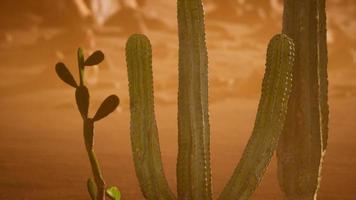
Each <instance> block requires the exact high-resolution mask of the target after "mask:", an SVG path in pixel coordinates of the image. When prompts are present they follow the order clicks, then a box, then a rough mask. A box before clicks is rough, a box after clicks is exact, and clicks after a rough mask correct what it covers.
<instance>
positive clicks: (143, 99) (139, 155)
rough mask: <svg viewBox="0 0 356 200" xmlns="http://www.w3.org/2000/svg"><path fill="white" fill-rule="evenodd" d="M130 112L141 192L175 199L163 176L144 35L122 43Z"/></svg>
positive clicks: (149, 54)
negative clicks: (123, 45)
mask: <svg viewBox="0 0 356 200" xmlns="http://www.w3.org/2000/svg"><path fill="white" fill-rule="evenodd" d="M126 62H127V72H128V79H129V93H130V111H131V123H130V132H131V143H132V145H131V146H132V152H133V157H134V163H135V170H136V174H137V177H138V180H139V183H140V186H141V190H142V193H143V195H144V197H145V198H146V199H149V200H156V199H162V200H171V199H175V197H174V195H173V193H172V192H171V191H170V189H169V186H168V183H167V180H166V178H165V176H164V173H163V167H162V161H161V153H160V147H159V138H158V131H157V125H156V119H155V114H154V99H153V77H152V50H151V44H150V41H149V40H148V38H147V37H146V36H144V35H138V34H135V35H132V36H131V37H130V38H129V40H128V41H127V44H126Z"/></svg>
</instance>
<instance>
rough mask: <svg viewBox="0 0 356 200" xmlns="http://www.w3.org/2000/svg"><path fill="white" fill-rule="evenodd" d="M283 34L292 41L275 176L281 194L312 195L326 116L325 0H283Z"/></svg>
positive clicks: (324, 140)
mask: <svg viewBox="0 0 356 200" xmlns="http://www.w3.org/2000/svg"><path fill="white" fill-rule="evenodd" d="M283 33H285V34H286V35H288V36H289V37H291V38H292V39H293V40H294V41H295V45H296V62H295V68H294V72H293V74H294V77H295V80H294V84H293V85H294V88H293V93H292V94H291V100H290V103H289V108H288V114H287V118H286V125H285V129H284V131H283V134H282V137H281V139H280V142H279V147H278V150H277V157H278V178H279V183H280V186H281V188H282V191H283V193H284V196H285V199H291V200H292V199H298V200H303V199H315V198H316V194H317V190H318V187H319V182H320V172H321V166H322V165H321V164H322V160H323V155H324V153H325V150H326V146H327V138H328V120H329V119H328V115H329V108H328V99H327V94H328V79H327V43H326V12H325V0H285V1H284V18H283Z"/></svg>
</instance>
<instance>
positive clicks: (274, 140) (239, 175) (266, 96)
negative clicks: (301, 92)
mask: <svg viewBox="0 0 356 200" xmlns="http://www.w3.org/2000/svg"><path fill="white" fill-rule="evenodd" d="M293 64H294V44H293V42H292V40H291V39H289V38H288V37H287V36H286V35H277V36H274V37H273V38H272V40H271V42H270V44H269V45H268V50H267V64H266V72H265V76H264V79H263V82H262V94H261V99H260V102H259V106H258V110H257V115H256V121H255V126H254V129H253V132H252V135H251V137H250V139H249V141H248V143H247V146H246V148H245V150H244V153H243V154H242V158H241V160H240V163H239V165H238V166H237V167H236V169H235V171H234V174H233V176H232V177H231V179H230V181H229V183H228V184H227V185H226V187H225V189H224V190H223V192H222V194H221V196H220V199H221V200H229V199H248V198H249V197H250V196H251V195H252V193H253V191H254V190H255V189H256V187H257V185H258V183H259V182H260V181H261V179H262V176H263V174H264V172H265V170H266V168H267V166H268V164H269V162H270V160H271V157H272V155H273V152H274V151H275V149H276V148H277V144H278V138H279V136H280V135H281V133H282V130H283V125H284V121H285V117H286V114H287V109H288V99H289V95H290V93H291V89H292V69H293ZM237 197H239V198H237Z"/></svg>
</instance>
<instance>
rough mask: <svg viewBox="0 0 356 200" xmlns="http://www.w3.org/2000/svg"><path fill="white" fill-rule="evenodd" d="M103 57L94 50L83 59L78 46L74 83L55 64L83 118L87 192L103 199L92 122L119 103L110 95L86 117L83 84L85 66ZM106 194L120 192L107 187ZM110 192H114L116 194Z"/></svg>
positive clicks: (97, 199)
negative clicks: (89, 172)
mask: <svg viewBox="0 0 356 200" xmlns="http://www.w3.org/2000/svg"><path fill="white" fill-rule="evenodd" d="M103 59H104V54H103V53H102V52H101V51H96V52H94V53H93V54H92V55H91V56H89V57H88V58H87V59H86V60H85V59H84V55H83V50H82V49H80V48H79V49H78V67H79V84H77V83H76V81H75V79H74V78H73V75H72V74H71V73H70V71H69V70H68V68H67V67H66V66H65V65H64V64H63V63H57V64H56V72H57V75H58V76H59V78H60V79H62V80H63V81H64V82H65V83H67V84H68V85H70V86H72V87H74V88H75V98H76V102H77V107H78V110H79V112H80V114H81V117H82V119H83V136H84V143H85V148H86V151H87V153H88V157H89V161H90V165H91V169H92V173H93V176H94V179H92V178H89V179H88V181H87V188H88V192H89V195H90V197H91V199H92V200H104V199H105V190H106V185H105V181H104V177H103V174H102V171H101V168H100V164H99V162H98V160H97V158H96V155H95V152H94V123H95V122H96V121H99V120H101V119H103V118H105V117H106V116H107V115H109V114H110V113H111V112H113V111H114V110H115V109H116V107H117V106H118V105H119V98H118V97H117V96H115V95H111V96H109V97H107V98H106V99H105V100H104V102H103V103H102V104H101V106H100V107H99V109H98V111H97V112H96V114H95V116H94V117H93V118H89V117H88V109H89V99H90V96H89V91H88V88H87V87H86V86H85V84H84V69H85V67H86V66H92V65H97V64H99V63H100V62H102V61H103ZM106 194H107V195H108V196H109V197H110V198H111V199H114V200H119V198H117V197H118V196H120V192H119V191H118V189H117V188H116V187H110V188H108V189H107V192H106ZM112 194H116V196H114V195H112Z"/></svg>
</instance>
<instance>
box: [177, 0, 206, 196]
mask: <svg viewBox="0 0 356 200" xmlns="http://www.w3.org/2000/svg"><path fill="white" fill-rule="evenodd" d="M177 4H178V10H177V11H178V34H179V68H178V70H179V89H178V160H177V193H178V199H205V200H209V199H211V198H212V191H211V190H212V189H211V165H210V126H209V111H208V52H207V48H206V44H205V25H204V11H203V5H202V2H201V0H193V1H192V0H178V3H177Z"/></svg>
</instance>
